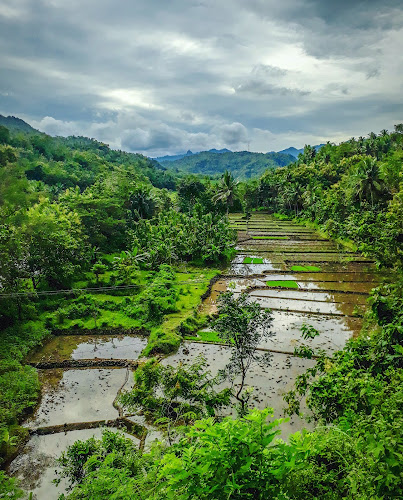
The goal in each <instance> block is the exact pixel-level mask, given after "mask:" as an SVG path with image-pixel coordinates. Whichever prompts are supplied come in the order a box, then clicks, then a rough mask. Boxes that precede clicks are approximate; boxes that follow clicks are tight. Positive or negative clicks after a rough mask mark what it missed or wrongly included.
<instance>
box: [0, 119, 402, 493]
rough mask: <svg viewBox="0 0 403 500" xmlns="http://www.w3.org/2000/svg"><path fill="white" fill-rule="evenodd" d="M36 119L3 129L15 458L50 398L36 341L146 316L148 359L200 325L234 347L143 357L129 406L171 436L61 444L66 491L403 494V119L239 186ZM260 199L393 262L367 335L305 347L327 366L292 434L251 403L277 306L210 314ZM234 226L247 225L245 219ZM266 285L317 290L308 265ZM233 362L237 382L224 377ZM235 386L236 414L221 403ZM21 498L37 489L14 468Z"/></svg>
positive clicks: (310, 387) (7, 353)
mask: <svg viewBox="0 0 403 500" xmlns="http://www.w3.org/2000/svg"><path fill="white" fill-rule="evenodd" d="M18 124H19V122H16V123H14V125H15V127H13V128H11V129H10V130H7V129H6V130H3V128H4V127H3V128H1V127H0V142H1V144H0V266H1V267H0V280H1V281H0V284H1V290H2V297H1V302H0V320H1V325H2V327H1V331H0V336H1V337H0V339H1V342H0V389H1V390H0V437H1V442H0V447H1V448H0V451H1V456H2V459H3V460H4V458H6V457H9V456H11V455H12V454H13V453H14V452H15V450H16V447H17V446H18V444H19V443H21V441H23V440H24V439H25V437H26V434H27V431H26V430H24V429H23V428H22V427H20V425H19V424H20V423H21V420H22V419H23V417H24V416H25V415H26V414H27V413H29V411H30V410H31V409H32V408H33V406H34V405H35V403H36V401H37V397H38V395H39V389H40V388H39V382H38V377H37V373H36V371H35V370H34V369H32V368H30V367H28V366H26V365H24V358H25V356H26V355H27V354H28V352H29V351H30V350H31V349H32V348H34V347H36V346H38V345H40V344H41V342H43V341H44V339H45V338H46V337H47V336H49V335H50V334H51V332H52V330H55V329H61V330H63V329H69V330H76V331H77V333H78V332H79V331H80V330H83V329H88V330H94V329H110V328H120V329H121V328H142V329H143V330H144V332H145V333H147V334H148V335H149V342H148V345H147V347H146V349H145V351H144V353H145V354H147V355H153V354H158V355H163V354H167V353H170V352H172V351H173V350H175V349H176V348H177V347H178V346H179V344H180V342H181V340H182V339H183V338H184V337H185V338H196V339H197V340H201V341H214V340H216V339H220V340H221V341H222V342H223V343H225V344H227V346H228V348H230V349H231V358H230V362H229V364H228V366H227V368H226V370H224V371H223V372H222V373H220V374H219V376H218V377H211V375H210V374H209V373H208V371H207V370H206V363H205V360H204V359H202V358H199V359H197V360H196V362H195V363H193V364H192V365H185V364H179V365H178V366H177V367H176V368H173V367H164V366H163V365H162V364H161V363H158V362H157V360H156V359H151V360H150V359H148V360H144V363H143V364H142V365H141V366H140V368H139V369H138V370H137V371H136V372H135V385H134V388H133V390H132V391H130V392H128V393H126V394H124V395H123V396H122V402H123V403H124V404H125V405H126V407H128V408H132V409H134V410H136V411H138V410H140V411H142V412H143V414H144V415H145V416H146V417H147V419H148V420H149V421H152V422H154V423H158V424H159V425H160V426H161V427H162V428H164V429H166V430H167V431H168V443H165V444H162V443H161V444H159V445H156V446H154V447H153V448H152V449H151V450H150V451H148V452H142V451H139V450H138V449H137V448H136V446H135V445H134V443H133V441H132V440H130V439H128V438H126V437H125V436H123V435H122V434H119V433H114V432H111V431H105V432H104V434H103V437H102V439H100V440H97V439H93V438H92V439H90V440H88V441H86V442H77V443H75V444H74V445H73V446H72V447H70V448H69V450H68V451H67V452H66V453H65V454H64V455H63V456H62V458H61V465H62V467H63V473H62V475H63V476H65V477H66V478H67V479H68V480H69V481H70V483H71V486H72V490H71V491H70V492H69V493H68V494H67V498H69V499H89V498H96V499H103V498H104V499H109V498H116V499H122V500H123V499H126V498H139V499H158V500H159V499H172V498H177V499H183V500H199V499H201V500H203V499H205V500H215V499H221V498H231V499H239V500H240V499H248V498H250V499H252V498H253V499H262V500H263V499H266V498H273V499H275V500H285V499H290V500H317V499H318V498H320V499H324V500H336V499H340V498H346V499H350V500H353V499H365V500H366V499H371V500H386V499H392V498H402V497H403V486H402V485H403V471H402V465H401V464H402V460H403V442H402V438H401V429H402V427H403V393H402V387H403V361H402V360H403V342H402V332H403V275H402V265H403V222H402V221H403V183H402V179H403V177H402V176H403V169H402V165H403V163H402V160H403V125H398V126H396V127H395V131H394V132H392V133H388V132H387V131H382V132H381V134H380V135H376V134H373V133H371V134H370V136H369V137H368V138H367V139H364V138H359V139H351V140H350V141H347V142H346V143H342V144H341V145H339V146H335V145H332V144H326V145H325V146H323V147H322V148H321V149H320V150H319V151H316V150H315V148H311V147H309V146H306V147H305V149H304V152H303V154H301V155H300V156H299V158H298V160H297V161H296V162H294V163H293V164H290V165H288V166H285V167H283V168H278V169H276V170H271V169H269V170H267V171H266V173H264V174H263V175H262V177H261V178H260V179H258V180H251V181H250V182H240V183H238V184H237V183H236V182H235V181H234V178H233V177H232V176H231V175H230V174H228V173H226V174H225V175H224V176H223V178H222V180H221V181H220V182H218V183H216V184H215V183H212V182H210V181H209V180H208V179H203V178H198V177H195V176H189V177H184V178H181V179H178V178H176V177H173V176H171V175H170V174H167V173H166V172H165V171H163V170H161V169H160V168H159V166H158V165H157V164H156V163H154V162H152V161H150V160H148V159H146V158H144V157H141V156H140V155H128V154H126V153H122V152H117V151H112V150H110V149H109V148H108V147H107V146H106V145H104V144H102V143H98V142H97V141H93V140H89V139H85V138H67V139H63V138H51V137H48V136H46V135H44V134H39V133H36V132H33V131H32V130H30V129H29V127H22V128H18ZM216 157H225V154H222V155H216ZM185 160H186V158H185ZM212 168H213V166H212ZM245 168H246V165H245ZM245 176H246V175H245ZM246 177H247V176H246ZM241 206H242V207H243V209H244V211H245V213H246V217H247V216H248V214H250V212H251V211H252V210H253V209H259V210H260V209H264V210H267V211H269V212H274V213H275V214H278V215H275V218H277V219H278V220H286V219H289V218H297V220H299V221H300V222H301V223H307V224H308V223H309V224H312V225H314V226H315V227H318V228H320V229H321V230H322V231H324V232H326V234H328V235H330V236H332V237H334V238H339V239H340V240H347V241H350V242H351V244H352V245H357V247H358V249H359V250H360V251H361V252H364V253H365V254H366V255H368V256H371V257H374V258H376V260H377V264H378V266H379V267H381V268H382V267H383V268H385V269H388V270H389V271H392V272H391V274H392V276H393V282H388V281H386V282H385V283H383V284H381V285H380V286H379V287H378V288H376V289H375V290H374V291H373V292H372V294H371V298H370V305H371V309H370V311H369V312H368V313H367V314H366V317H365V328H364V329H363V331H362V332H361V334H360V335H359V336H358V338H356V339H351V340H349V341H348V342H347V344H346V346H345V347H344V348H343V349H342V350H340V351H339V352H336V353H334V354H333V355H327V354H326V353H325V351H323V350H314V349H312V348H311V347H309V346H307V345H304V344H302V345H301V346H299V347H298V349H296V351H295V355H299V356H303V357H305V358H309V359H315V364H314V365H313V366H312V367H311V368H309V369H308V370H307V371H306V372H305V373H303V374H302V375H300V376H299V377H298V378H297V381H296V384H295V387H294V388H293V389H292V390H291V391H290V392H289V393H288V394H287V395H286V397H285V399H286V401H287V403H288V409H287V412H288V413H289V414H293V413H296V414H300V415H301V408H302V405H301V401H302V400H303V399H304V401H305V402H306V405H307V406H308V409H309V412H308V413H309V415H310V417H309V418H310V420H311V421H312V423H313V429H312V431H309V432H308V431H306V430H304V431H302V432H298V433H296V434H294V435H291V436H290V437H289V438H288V441H287V442H284V441H282V440H279V439H278V435H279V431H280V429H281V424H282V423H283V421H282V420H273V419H272V412H271V410H269V409H266V410H263V411H257V410H252V411H249V409H250V408H249V405H250V403H251V400H250V390H249V388H248V387H246V375H247V374H248V370H249V368H250V366H252V364H253V363H259V364H260V365H262V366H263V367H264V366H265V365H266V366H267V363H268V362H269V361H270V359H268V357H267V356H263V355H262V352H261V351H259V349H258V347H259V345H260V344H261V338H262V336H263V337H264V336H268V335H269V330H268V328H269V326H270V323H271V316H270V314H269V313H268V312H267V311H262V310H261V309H260V306H259V304H257V303H254V302H249V301H248V300H247V297H246V296H245V295H243V294H241V295H240V296H239V297H238V298H236V299H235V298H234V295H232V294H231V293H227V294H223V295H222V296H221V299H220V303H219V306H218V313H217V316H216V317H215V318H214V320H213V321H212V324H209V319H208V318H207V317H206V316H205V315H202V314H199V313H197V312H196V309H197V306H198V305H199V303H200V298H201V296H202V294H203V293H204V292H205V290H206V288H207V285H208V283H209V282H210V280H211V278H212V277H213V276H215V275H216V274H217V272H218V269H217V268H216V267H218V264H219V263H221V262H223V261H225V260H226V259H228V258H230V257H231V255H233V251H232V249H231V246H232V243H233V241H234V232H233V231H232V230H231V229H230V228H229V224H228V219H227V217H226V215H225V214H226V212H228V211H229V210H230V209H233V210H238V209H239V207H241ZM245 222H246V218H245ZM232 225H233V226H235V227H243V228H245V227H246V224H243V223H242V224H241V223H240V221H239V217H238V216H237V219H236V220H235V219H234V218H233V224H232ZM258 225H259V224H256V226H258ZM243 262H244V263H245V264H257V263H263V259H261V258H258V257H245V259H244V261H243ZM200 264H202V265H203V268H202V267H201V266H200ZM209 265H215V266H216V267H207V268H206V266H209ZM291 271H294V272H318V271H320V268H319V267H316V266H292V267H291ZM266 284H267V286H268V287H284V288H298V284H297V282H295V281H291V280H290V281H287V280H271V281H268V282H266ZM65 289H68V290H70V291H69V293H68V294H66V292H65V291H64V290H65ZM72 289H74V290H75V291H73V292H72V291H71V290H72ZM61 299H62V300H61ZM206 326H211V327H212V331H205V330H203V328H205V327H206ZM200 329H201V331H199V330H200ZM279 333H281V332H279ZM302 333H303V339H304V340H308V339H312V338H314V337H315V336H316V335H317V334H318V332H316V331H315V330H314V329H313V328H312V327H310V326H309V325H304V326H303V328H302ZM224 377H226V379H227V382H228V381H229V384H228V385H229V386H230V387H229V388H228V389H226V390H222V389H221V390H220V391H219V390H217V384H218V383H219V382H222V381H223V379H224ZM231 401H232V402H234V401H235V405H236V408H237V411H238V416H237V418H221V416H220V414H219V413H220V410H221V409H222V408H224V407H225V406H226V405H228V404H231ZM206 417H208V418H206ZM200 419H201V420H200ZM185 424H186V425H185ZM3 496H4V497H5V498H19V497H20V496H21V495H20V492H19V491H18V485H17V484H16V483H15V482H14V481H13V480H10V479H8V478H7V477H6V475H5V474H4V473H2V472H1V473H0V497H3Z"/></svg>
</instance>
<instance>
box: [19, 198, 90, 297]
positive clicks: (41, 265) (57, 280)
mask: <svg viewBox="0 0 403 500" xmlns="http://www.w3.org/2000/svg"><path fill="white" fill-rule="evenodd" d="M21 233H22V238H23V241H24V244H25V246H26V251H27V255H26V265H27V268H28V273H29V278H30V279H31V281H32V285H33V287H34V289H36V288H37V287H38V285H39V284H40V283H47V285H48V286H51V287H60V286H66V285H68V284H69V282H70V279H71V278H72V277H73V275H74V273H75V272H76V270H77V269H78V268H79V267H80V265H81V264H82V259H83V257H84V255H85V250H86V241H85V236H84V234H83V232H82V227H81V222H80V219H79V217H78V215H77V214H76V213H75V212H72V211H70V210H67V209H66V208H64V207H62V206H61V205H59V204H58V203H50V202H49V201H47V200H46V201H41V202H40V203H37V204H36V205H34V206H33V207H31V208H30V209H29V210H28V211H27V214H26V217H25V220H24V221H23V223H22V225H21Z"/></svg>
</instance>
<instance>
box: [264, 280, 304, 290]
mask: <svg viewBox="0 0 403 500" xmlns="http://www.w3.org/2000/svg"><path fill="white" fill-rule="evenodd" d="M265 283H266V286H270V287H273V288H298V283H297V282H296V281H292V280H269V281H266V282H265Z"/></svg>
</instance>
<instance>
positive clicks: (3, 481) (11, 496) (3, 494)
mask: <svg viewBox="0 0 403 500" xmlns="http://www.w3.org/2000/svg"><path fill="white" fill-rule="evenodd" d="M23 497H24V493H23V491H22V490H21V489H20V488H19V487H18V484H17V481H16V479H13V478H9V477H7V476H6V474H5V472H4V471H2V470H0V498H7V500H18V499H19V498H23Z"/></svg>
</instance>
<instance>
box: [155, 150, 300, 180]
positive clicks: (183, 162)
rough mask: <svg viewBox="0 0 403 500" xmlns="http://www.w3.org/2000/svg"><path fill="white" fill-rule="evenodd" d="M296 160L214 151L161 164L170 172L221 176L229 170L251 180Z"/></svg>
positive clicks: (281, 155)
mask: <svg viewBox="0 0 403 500" xmlns="http://www.w3.org/2000/svg"><path fill="white" fill-rule="evenodd" d="M217 152H219V153H220V154H217ZM294 160H295V157H294V156H292V155H287V154H281V153H250V152H249V151H238V152H232V151H223V150H221V151H217V150H212V151H203V152H201V153H196V154H192V155H187V156H184V157H182V158H180V159H178V160H173V161H168V162H161V161H160V163H162V164H163V165H164V166H165V167H167V168H168V170H172V169H175V170H177V171H179V172H183V173H187V174H202V175H221V174H222V173H223V172H224V171H225V170H229V171H230V172H232V174H233V175H234V177H235V178H236V179H250V178H251V177H257V176H260V175H262V174H263V172H265V170H267V169H268V168H273V169H274V168H277V167H284V166H286V165H288V164H290V163H292V162H293V161H294Z"/></svg>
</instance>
